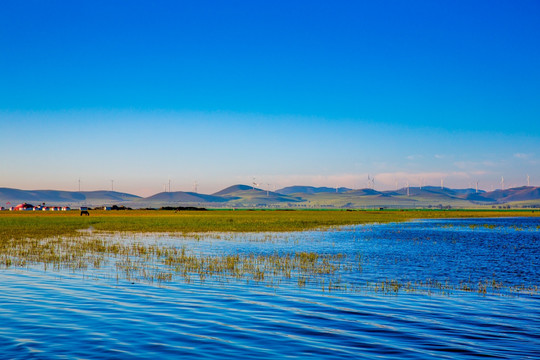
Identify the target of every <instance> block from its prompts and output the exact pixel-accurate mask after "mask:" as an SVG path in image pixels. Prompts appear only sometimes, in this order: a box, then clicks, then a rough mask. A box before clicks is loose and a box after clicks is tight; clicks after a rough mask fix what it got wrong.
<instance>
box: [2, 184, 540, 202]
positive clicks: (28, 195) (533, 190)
mask: <svg viewBox="0 0 540 360" xmlns="http://www.w3.org/2000/svg"><path fill="white" fill-rule="evenodd" d="M408 193H409V194H408V195H407V188H402V189H399V190H392V191H377V190H374V189H356V190H352V189H348V188H338V191H337V192H336V189H335V188H329V187H313V186H290V187H287V188H283V189H280V190H278V191H276V192H273V191H267V190H263V189H258V188H254V187H252V186H247V185H242V184H237V185H233V186H229V187H227V188H225V189H223V190H220V191H218V192H216V193H214V194H211V195H207V194H199V193H194V192H184V191H177V192H161V193H158V194H155V195H152V196H149V197H146V198H142V197H140V196H136V195H131V194H127V193H121V192H116V191H81V192H78V191H62V190H20V189H11V188H0V205H1V206H6V207H8V206H14V205H16V204H18V203H22V202H27V203H31V204H34V205H37V204H40V203H46V204H47V205H71V206H77V205H81V204H84V205H89V206H101V205H112V204H119V205H124V206H128V207H133V208H143V207H154V208H158V207H161V206H175V205H176V206H202V207H214V208H227V207H247V208H253V207H276V208H289V207H305V208H378V207H387V208H393V207H395V208H418V207H420V208H423V207H441V206H444V207H447V206H451V207H464V208H467V207H478V206H500V205H502V204H507V205H511V206H520V207H522V206H527V207H540V188H539V187H533V186H529V187H527V186H522V187H517V188H511V189H505V190H495V191H491V192H484V191H479V192H476V190H475V189H450V188H440V187H434V186H425V187H422V188H419V187H410V188H409V189H408ZM8 203H9V204H11V205H8Z"/></svg>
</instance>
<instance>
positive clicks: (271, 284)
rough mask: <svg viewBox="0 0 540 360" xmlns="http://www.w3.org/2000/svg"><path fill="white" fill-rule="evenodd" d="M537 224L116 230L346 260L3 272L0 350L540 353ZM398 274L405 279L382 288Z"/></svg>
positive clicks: (233, 250) (156, 239)
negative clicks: (293, 270)
mask: <svg viewBox="0 0 540 360" xmlns="http://www.w3.org/2000/svg"><path fill="white" fill-rule="evenodd" d="M539 226H540V222H539V220H538V219H527V218H519V219H475V220H430V221H417V222H408V223H401V224H384V225H366V226H350V227H342V228H336V229H330V230H327V231H310V232H299V233H285V234H244V235H241V234H240V235H234V234H213V235H208V236H204V237H203V238H202V239H199V238H193V237H187V238H184V237H180V236H166V235H162V236H142V235H141V236H137V237H133V236H130V237H126V238H125V239H124V238H122V237H121V236H119V235H114V236H112V237H111V239H110V240H111V241H137V242H141V243H145V244H158V245H160V246H178V247H184V248H185V249H187V251H189V252H191V253H193V254H197V255H198V256H206V255H212V254H222V255H223V254H244V255H249V254H257V255H265V254H266V255H268V254H280V255H284V254H289V253H294V252H298V251H303V252H309V253H318V254H321V255H324V256H329V255H340V256H339V266H338V267H337V269H338V270H337V271H336V273H333V274H331V275H324V274H323V275H320V276H314V277H312V278H309V277H308V280H307V281H306V283H305V284H303V286H299V282H298V281H297V278H296V277H295V276H294V274H293V276H292V277H291V278H286V279H276V278H275V277H270V274H267V278H266V279H268V278H270V279H271V280H270V281H260V282H258V281H253V280H252V279H251V280H250V279H245V278H242V279H235V278H227V277H223V276H220V277H216V278H212V277H207V278H205V279H204V281H200V279H198V278H197V277H196V276H194V277H192V278H191V280H190V281H189V282H186V281H185V278H184V277H182V276H173V277H172V278H171V281H169V282H163V283H157V282H153V283H149V282H146V281H144V279H141V281H136V279H135V281H134V280H133V279H130V280H127V279H126V278H122V277H119V278H118V279H117V278H116V276H112V275H111V272H113V269H115V267H114V266H113V265H110V266H104V267H102V268H99V269H94V270H92V269H87V270H86V271H85V272H78V271H66V270H62V271H54V270H50V269H49V270H47V271H44V270H43V268H42V267H40V266H29V267H27V268H13V267H10V268H7V269H1V270H0V354H1V355H0V358H7V359H11V358H12V359H65V358H69V359H72V358H90V359H94V358H107V359H122V358H156V359H157V358H159V359H162V358H181V357H183V358H197V359H199V358H233V357H237V358H269V359H275V358H317V359H321V358H322V359H324V358H328V359H330V358H340V359H343V358H351V359H352V358H354V359H358V358H366V359H371V358H382V359H403V358H407V359H426V358H428V359H429V358H438V359H439V358H448V359H455V358H458V359H469V358H477V357H490V358H499V359H526V358H531V359H532V358H536V359H538V358H539V354H540V351H539V349H540V340H539V339H540V296H539V292H538V289H537V287H538V285H540V230H539ZM332 259H336V257H334V258H332ZM277 276H279V274H278V275H277ZM332 281H333V283H334V284H336V283H338V284H339V286H338V287H337V288H333V289H330V290H331V291H329V289H328V288H327V287H326V285H327V284H328V283H329V282H332ZM389 281H393V282H394V283H395V284H400V287H397V288H390V290H388V288H386V289H384V290H382V289H381V287H380V284H388V282H389ZM404 284H413V285H412V286H410V287H407V286H404ZM401 285H403V286H401ZM535 288H536V290H535ZM464 290H466V291H464ZM396 291H397V292H396Z"/></svg>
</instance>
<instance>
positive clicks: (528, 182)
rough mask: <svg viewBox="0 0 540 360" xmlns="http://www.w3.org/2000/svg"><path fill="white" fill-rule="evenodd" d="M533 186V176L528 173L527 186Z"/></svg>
mask: <svg viewBox="0 0 540 360" xmlns="http://www.w3.org/2000/svg"><path fill="white" fill-rule="evenodd" d="M529 186H531V178H530V177H529V175H527V187H529Z"/></svg>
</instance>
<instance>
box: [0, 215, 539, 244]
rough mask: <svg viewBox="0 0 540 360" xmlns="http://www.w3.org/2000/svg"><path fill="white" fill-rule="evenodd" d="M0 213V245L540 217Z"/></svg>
mask: <svg viewBox="0 0 540 360" xmlns="http://www.w3.org/2000/svg"><path fill="white" fill-rule="evenodd" d="M90 214H91V215H90V216H88V217H87V216H79V212H78V211H68V212H30V211H24V212H9V211H2V212H0V241H2V240H7V239H22V238H46V237H51V236H71V235H76V234H77V233H78V232H77V230H84V229H89V228H91V229H93V230H96V231H121V232H169V233H171V232H179V233H193V232H216V231H217V232H260V231H280V232H282V231H301V230H308V229H316V228H321V227H328V226H338V225H352V224H364V223H387V222H398V221H407V220H411V219H432V218H467V217H507V216H540V211H536V212H533V211H531V210H526V211H525V210H507V211H502V210H445V211H440V210H406V211H399V210H385V211H311V210H301V211H280V210H276V211H238V210H237V211H226V210H216V211H185V212H176V213H175V212H174V211H158V210H154V211H152V210H132V211H96V210H94V211H90Z"/></svg>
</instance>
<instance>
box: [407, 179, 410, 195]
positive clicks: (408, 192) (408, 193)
mask: <svg viewBox="0 0 540 360" xmlns="http://www.w3.org/2000/svg"><path fill="white" fill-rule="evenodd" d="M409 195H411V193H410V191H409V182H408V181H407V196H409Z"/></svg>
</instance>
